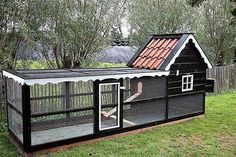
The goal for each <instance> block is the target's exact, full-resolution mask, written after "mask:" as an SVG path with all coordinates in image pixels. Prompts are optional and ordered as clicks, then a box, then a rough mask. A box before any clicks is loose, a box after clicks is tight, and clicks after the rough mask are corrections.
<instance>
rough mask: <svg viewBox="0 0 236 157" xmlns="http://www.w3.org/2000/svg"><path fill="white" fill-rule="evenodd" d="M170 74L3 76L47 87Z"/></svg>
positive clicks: (7, 73)
mask: <svg viewBox="0 0 236 157" xmlns="http://www.w3.org/2000/svg"><path fill="white" fill-rule="evenodd" d="M169 74H170V72H169V71H154V72H148V73H138V72H137V73H132V74H117V75H102V76H81V77H67V78H45V79H22V78H20V77H18V76H16V75H14V74H11V73H9V72H6V71H3V76H5V77H8V78H12V79H14V80H15V81H17V82H19V83H21V84H22V85H23V84H27V85H34V84H41V85H45V84H47V83H53V84H56V83H61V82H66V81H69V82H70V81H71V82H78V81H84V82H87V81H89V80H92V81H95V80H100V81H101V80H104V79H108V78H109V79H120V78H135V77H137V78H139V77H143V76H151V77H155V76H163V75H164V76H168V75H169Z"/></svg>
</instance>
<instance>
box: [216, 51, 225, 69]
mask: <svg viewBox="0 0 236 157" xmlns="http://www.w3.org/2000/svg"><path fill="white" fill-rule="evenodd" d="M224 61H225V53H224V51H223V50H221V51H220V53H219V57H218V60H217V65H218V66H223V65H224Z"/></svg>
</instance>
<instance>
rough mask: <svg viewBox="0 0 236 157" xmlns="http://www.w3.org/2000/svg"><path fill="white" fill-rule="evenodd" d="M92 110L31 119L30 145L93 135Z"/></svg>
mask: <svg viewBox="0 0 236 157" xmlns="http://www.w3.org/2000/svg"><path fill="white" fill-rule="evenodd" d="M93 128H94V113H93V110H87V111H79V112H72V113H69V114H67V113H64V114H56V115H48V116H43V117H34V118H31V142H32V145H38V144H44V143H50V142H54V141H59V140H64V139H69V138H73V137H80V136H84V135H89V134H93V132H94V130H93Z"/></svg>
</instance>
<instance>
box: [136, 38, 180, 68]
mask: <svg viewBox="0 0 236 157" xmlns="http://www.w3.org/2000/svg"><path fill="white" fill-rule="evenodd" d="M178 41H179V38H160V39H159V38H157V39H151V41H149V43H148V44H147V46H146V47H145V48H144V50H143V51H142V52H141V53H140V54H139V55H138V57H137V59H136V60H135V61H134V62H133V63H132V65H133V66H134V67H136V68H147V69H158V68H159V67H160V66H161V64H162V63H163V62H164V61H165V60H166V58H167V57H168V56H169V54H170V53H171V52H172V50H173V49H174V47H175V46H176V44H177V43H178Z"/></svg>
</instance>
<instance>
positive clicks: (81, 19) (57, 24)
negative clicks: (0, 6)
mask: <svg viewBox="0 0 236 157" xmlns="http://www.w3.org/2000/svg"><path fill="white" fill-rule="evenodd" d="M31 3H32V4H29V5H31V6H32V7H33V9H32V10H31V11H32V14H34V15H37V16H35V18H36V19H33V21H31V23H36V24H34V25H32V26H31V25H30V26H29V28H28V30H29V36H30V37H31V39H32V41H33V42H36V43H40V44H42V45H43V46H42V49H41V51H42V52H43V56H44V57H45V59H46V60H47V62H48V63H49V65H50V68H65V67H66V68H72V67H81V66H82V64H83V62H85V60H86V59H88V58H93V55H94V53H95V52H97V51H99V50H100V49H102V48H103V47H104V46H105V45H107V44H108V37H109V33H110V31H111V30H112V27H113V26H114V25H116V22H117V21H118V20H119V19H120V18H121V16H122V12H123V8H124V7H123V6H124V5H125V3H126V1H125V0H121V1H116V0H111V1H106V0H99V1H76V0H60V1H46V2H45V1H41V0H38V1H34V2H33V1H32V2H31ZM35 3H37V4H35ZM42 10H44V11H42ZM35 21H37V22H35ZM35 26H37V27H35ZM50 52H51V53H50ZM54 60H55V62H54Z"/></svg>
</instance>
